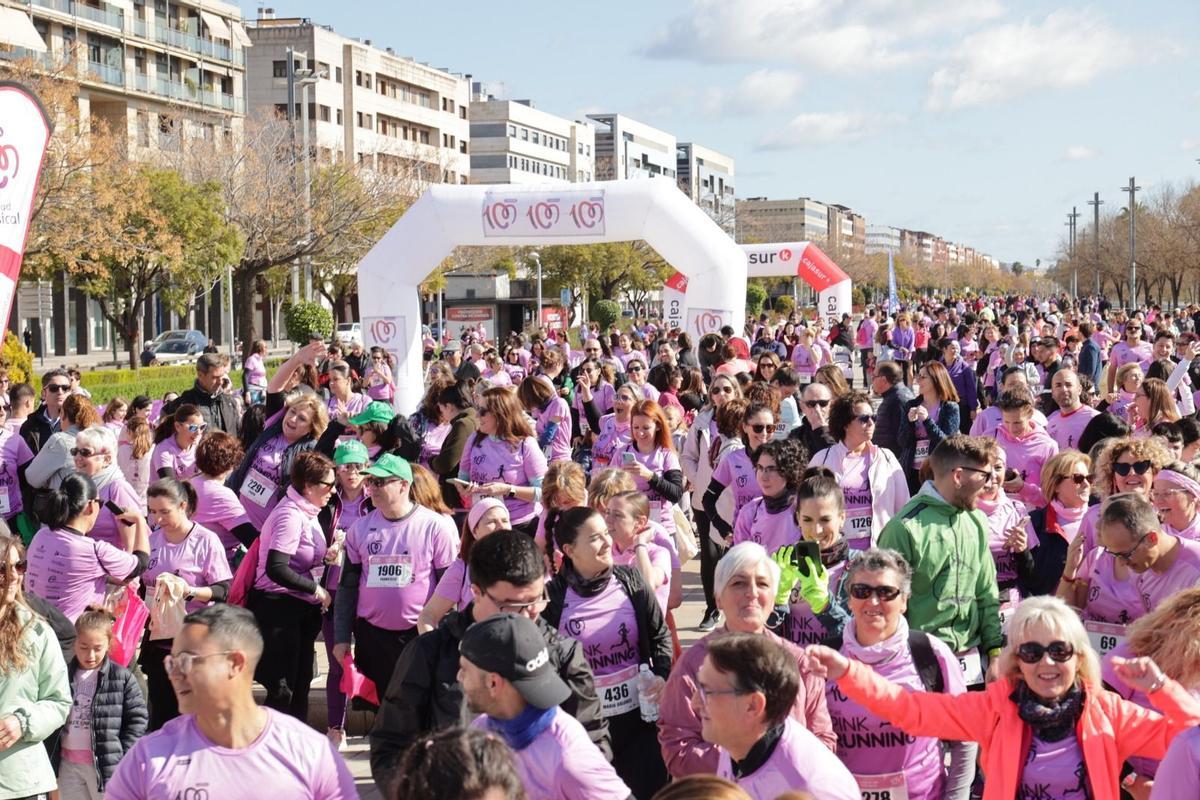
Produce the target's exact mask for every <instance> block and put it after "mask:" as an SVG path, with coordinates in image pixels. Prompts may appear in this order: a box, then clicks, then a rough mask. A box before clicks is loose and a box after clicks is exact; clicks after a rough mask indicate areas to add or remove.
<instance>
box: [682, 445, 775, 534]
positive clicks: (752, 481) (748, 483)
mask: <svg viewBox="0 0 1200 800" xmlns="http://www.w3.org/2000/svg"><path fill="white" fill-rule="evenodd" d="M712 476H713V479H714V480H716V481H717V482H718V483H720V484H721V485H722V486H726V487H728V488H730V489H732V490H733V514H734V517H733V518H734V520H737V515H738V514H740V513H742V509H743V508H744V507H745V506H746V504H747V503H749V502H750V501H751V500H753V499H754V498H756V497H762V488H761V487H760V486H759V485H758V480H757V479H756V478H755V476H754V465H753V464H752V463H750V454H749V453H748V452H747V451H746V449H745V448H738V449H737V450H730V451H729V452H728V453H726V454H725V457H724V458H722V459H721V463H719V464H717V468H716V469H714V470H713V474H712ZM696 488H697V489H699V488H700V487H696ZM704 488H705V489H707V488H708V487H704Z"/></svg>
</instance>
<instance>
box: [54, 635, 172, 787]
mask: <svg viewBox="0 0 1200 800" xmlns="http://www.w3.org/2000/svg"><path fill="white" fill-rule="evenodd" d="M78 671H79V662H78V661H76V660H75V659H74V658H72V659H71V663H70V665H69V666H68V667H67V679H68V680H69V681H71V690H72V692H73V691H74V689H75V687H74V683H75V673H76V672H78ZM148 719H149V717H148V715H147V714H146V700H145V699H144V698H143V697H142V688H141V687H140V686H138V682H137V679H136V678H134V677H133V673H132V672H130V671H129V670H127V669H126V668H125V667H122V666H121V665H120V664H117V663H116V662H114V661H113V660H112V659H111V658H106V659H104V663H103V664H101V665H100V669H99V675H98V680H97V682H96V695H95V697H94V698H93V700H92V758H93V759H94V762H95V766H96V782H97V784H98V788H99V789H100V791H104V784H105V783H106V782H108V780H109V779H110V778H112V775H113V772H115V771H116V769H117V762H119V761H120V760H121V757H122V756H123V755H125V754H126V753H128V752H129V751H130V749H131V748H132V747H133V745H134V744H135V743H136V742H137V740H138V739H140V738H142V734H144V733H145V732H146V723H147V721H148ZM68 724H69V721H68ZM66 732H67V728H66V726H65V725H64V726H63V727H62V728H59V730H58V733H57V734H56V735H55V737H54V750H53V752H51V754H50V760H51V762H52V763H53V764H54V771H55V772H58V765H59V761H60V760H61V758H62V740H63V735H64V734H66Z"/></svg>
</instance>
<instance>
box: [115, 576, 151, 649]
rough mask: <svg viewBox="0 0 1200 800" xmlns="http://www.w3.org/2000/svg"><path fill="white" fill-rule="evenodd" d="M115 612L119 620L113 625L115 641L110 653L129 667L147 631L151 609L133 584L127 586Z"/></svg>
mask: <svg viewBox="0 0 1200 800" xmlns="http://www.w3.org/2000/svg"><path fill="white" fill-rule="evenodd" d="M114 614H115V616H116V618H117V621H116V624H114V625H113V641H112V647H111V648H110V649H109V651H108V655H109V657H110V658H111V659H112V660H113V661H115V662H117V663H118V664H120V665H121V666H123V667H128V666H129V665H130V664H131V663H132V662H133V656H134V655H135V654H136V653H137V649H138V645H139V644H141V642H142V635H143V634H145V632H146V622H147V621H149V619H150V609H149V608H148V607H147V606H146V604H145V603H144V602H142V598H140V597H138V594H137V592H136V591H135V590H134V588H133V587H132V586H126V587H125V591H124V596H123V597H122V599H121V601H120V603H119V605H118V607H117V609H116V611H114Z"/></svg>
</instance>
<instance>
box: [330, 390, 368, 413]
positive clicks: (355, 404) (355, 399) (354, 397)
mask: <svg viewBox="0 0 1200 800" xmlns="http://www.w3.org/2000/svg"><path fill="white" fill-rule="evenodd" d="M370 403H371V398H369V397H367V396H366V395H365V394H359V393H358V392H351V393H350V397H349V398H348V399H347V400H346V413H347V414H349V415H350V416H352V417H354V416H357V415H358V414H360V413H362V410H363V409H364V408H366V407H367V406H368V405H370ZM337 404H338V400H337V398H336V397H330V398H329V402H328V403H326V406H325V407H326V408H327V409H328V411H329V418H330V419H337V413H338V407H337Z"/></svg>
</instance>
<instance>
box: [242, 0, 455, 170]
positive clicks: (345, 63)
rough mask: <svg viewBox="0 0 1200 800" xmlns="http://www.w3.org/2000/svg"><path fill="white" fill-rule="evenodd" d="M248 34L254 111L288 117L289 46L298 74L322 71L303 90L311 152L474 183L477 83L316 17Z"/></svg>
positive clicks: (266, 15) (268, 23) (298, 94)
mask: <svg viewBox="0 0 1200 800" xmlns="http://www.w3.org/2000/svg"><path fill="white" fill-rule="evenodd" d="M247 30H248V33H249V35H250V41H251V42H253V44H254V49H253V50H252V51H251V54H250V57H249V60H248V61H249V63H248V67H247V76H248V79H247V92H246V94H247V99H248V102H249V107H250V108H251V109H252V110H253V109H263V108H268V109H270V108H274V109H276V110H277V111H278V112H279V113H281V114H286V113H287V106H288V50H289V48H290V49H291V51H292V62H293V63H292V73H293V76H294V75H295V73H296V71H297V70H313V73H312V75H311V77H312V78H315V82H314V85H313V86H312V88H311V89H309V88H307V87H304V86H296V88H295V89H294V99H295V108H294V109H293V112H294V115H295V116H294V118H295V119H299V118H300V117H301V111H302V109H301V104H302V103H304V102H306V100H305V98H307V105H308V111H309V115H308V116H309V124H310V126H311V127H310V135H311V136H312V137H313V138H312V139H311V140H310V147H312V148H313V152H314V153H315V154H316V156H317V158H318V159H320V160H322V161H325V162H328V161H331V160H334V159H337V160H345V161H349V162H353V163H358V164H364V165H365V166H367V167H368V168H370V169H373V170H377V171H379V172H382V173H385V174H391V175H412V176H414V177H416V178H417V179H419V180H421V181H423V182H434V183H466V182H467V179H468V175H469V174H470V161H469V158H470V156H469V155H468V143H469V141H470V127H469V126H470V122H469V120H468V112H469V106H470V99H471V98H470V95H471V92H470V80H469V78H468V77H467V76H463V75H458V74H455V73H451V72H450V71H448V70H445V69H440V68H437V67H432V66H430V65H428V64H424V63H420V62H418V61H415V60H413V59H411V58H408V57H406V56H402V55H397V54H396V53H395V52H394V51H393V50H392V49H391V48H390V47H389V48H379V47H375V46H374V45H373V43H372V42H371V40H370V39H366V40H362V41H360V40H358V39H351V38H348V37H345V36H342V35H340V34H338V33H336V32H334V31H333V29H332V28H330V27H328V26H324V25H316V24H314V23H313V22H312V20H310V19H307V18H287V19H284V18H276V17H275V16H274V13H273V12H271V11H269V10H268V11H262V12H260V16H259V18H258V19H257V20H256V21H255V22H253V23H251V24H250V25H249V26H248V29H247ZM293 82H294V83H295V81H293ZM305 82H307V79H306V80H305V81H301V83H305Z"/></svg>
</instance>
